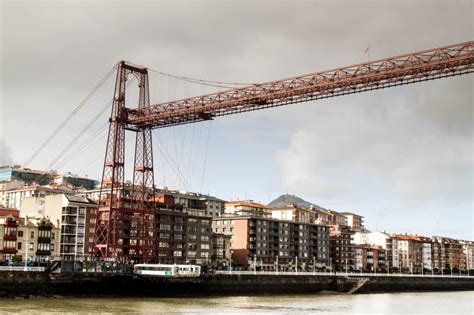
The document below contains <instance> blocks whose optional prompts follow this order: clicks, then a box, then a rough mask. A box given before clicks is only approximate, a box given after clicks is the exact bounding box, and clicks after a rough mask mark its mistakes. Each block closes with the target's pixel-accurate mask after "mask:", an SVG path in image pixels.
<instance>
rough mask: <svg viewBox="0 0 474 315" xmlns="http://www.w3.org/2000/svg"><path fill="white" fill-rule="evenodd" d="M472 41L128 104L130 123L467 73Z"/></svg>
mask: <svg viewBox="0 0 474 315" xmlns="http://www.w3.org/2000/svg"><path fill="white" fill-rule="evenodd" d="M473 63H474V42H473V41H469V42H465V43H461V44H456V45H450V46H446V47H440V48H435V49H431V50H426V51H421V52H417V53H411V54H406V55H402V56H397V57H391V58H387V59H382V60H377V61H371V62H366V63H361V64H358V65H353V66H348V67H343V68H338V69H333V70H328V71H323V72H316V73H312V74H307V75H304V76H299V77H294V78H290V79H285V80H279V81H273V82H268V83H262V84H256V85H251V86H248V87H244V88H237V89H232V90H227V91H223V92H219V93H213V94H207V95H202V96H197V97H191V98H187V99H182V100H177V101H172V102H167V103H161V104H156V105H151V106H149V107H144V108H139V109H127V113H128V118H127V125H128V126H129V127H132V128H149V127H151V128H163V127H169V126H173V125H180V124H187V123H193V122H197V121H203V120H208V119H212V118H213V117H217V116H224V115H230V114H236V113H241V112H247V111H253V110H259V109H264V108H270V107H276V106H282V105H287V104H293V103H300V102H306V101H311V100H317V99H322V98H328V97H334V96H339V95H345V94H352V93H359V92H363V91H368V90H375V89H382V88H387V87H391V86H397V85H403V84H410V83H415V82H420V81H427V80H433V79H437V78H443V77H449V76H455V75H461V74H466V73H470V72H472V71H473V70H474V66H473Z"/></svg>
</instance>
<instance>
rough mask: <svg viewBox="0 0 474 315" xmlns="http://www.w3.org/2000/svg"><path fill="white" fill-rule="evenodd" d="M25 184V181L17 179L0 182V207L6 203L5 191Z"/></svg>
mask: <svg viewBox="0 0 474 315" xmlns="http://www.w3.org/2000/svg"><path fill="white" fill-rule="evenodd" d="M23 186H25V182H24V181H22V180H18V179H13V180H7V181H2V182H0V207H6V206H7V203H8V199H7V191H9V190H12V189H17V188H21V187H23Z"/></svg>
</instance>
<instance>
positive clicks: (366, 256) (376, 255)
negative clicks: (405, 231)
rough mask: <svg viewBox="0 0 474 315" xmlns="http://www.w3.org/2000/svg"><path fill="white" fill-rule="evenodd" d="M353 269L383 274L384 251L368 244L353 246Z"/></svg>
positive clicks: (384, 268)
mask: <svg viewBox="0 0 474 315" xmlns="http://www.w3.org/2000/svg"><path fill="white" fill-rule="evenodd" d="M354 257H355V259H354V269H355V270H357V271H368V272H375V271H377V272H385V271H386V265H385V250H384V249H383V248H382V247H381V246H376V245H370V244H356V245H354Z"/></svg>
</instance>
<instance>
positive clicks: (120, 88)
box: [94, 61, 156, 263]
mask: <svg viewBox="0 0 474 315" xmlns="http://www.w3.org/2000/svg"><path fill="white" fill-rule="evenodd" d="M130 75H133V76H135V77H136V79H137V81H138V88H139V99H138V107H139V109H145V108H147V107H148V106H149V105H150V95H149V85H148V71H147V69H146V68H141V67H137V66H134V65H130V64H128V63H126V62H124V61H120V62H119V63H118V65H117V77H116V81H115V93H114V98H113V106H112V113H111V117H110V120H109V122H110V124H109V133H108V139H107V147H106V153H105V161H104V170H103V173H102V183H101V190H100V197H99V206H98V215H97V222H96V226H95V234H94V254H95V256H96V257H98V258H99V259H102V260H113V261H117V262H122V263H126V262H128V261H130V260H134V261H135V262H148V261H154V260H156V259H155V255H156V250H155V247H154V244H155V242H154V237H155V223H154V221H155V220H154V206H153V202H152V200H153V193H154V179H153V178H154V177H153V148H152V133H151V128H150V127H149V126H146V125H144V126H140V127H138V128H129V127H127V126H126V123H127V112H126V107H125V91H126V86H127V84H126V83H127V80H129V79H130V78H129V76H130ZM126 129H127V130H130V131H133V132H135V133H136V143H135V163H134V172H133V185H131V187H126V186H125V182H124V169H125V130H126Z"/></svg>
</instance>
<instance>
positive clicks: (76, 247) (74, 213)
mask: <svg viewBox="0 0 474 315" xmlns="http://www.w3.org/2000/svg"><path fill="white" fill-rule="evenodd" d="M44 201H45V203H44V214H45V215H46V216H48V217H49V218H50V219H51V221H52V222H58V225H59V228H60V256H61V258H62V259H63V260H68V261H73V260H75V261H83V260H85V259H86V257H89V256H90V255H91V254H92V246H93V241H94V239H93V236H94V227H95V221H96V216H97V214H96V211H97V209H96V207H97V204H95V203H94V202H93V201H92V200H90V199H88V198H85V197H80V196H74V195H70V194H60V195H49V196H46V197H45V198H44Z"/></svg>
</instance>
